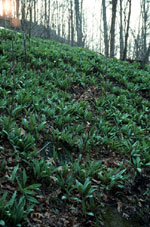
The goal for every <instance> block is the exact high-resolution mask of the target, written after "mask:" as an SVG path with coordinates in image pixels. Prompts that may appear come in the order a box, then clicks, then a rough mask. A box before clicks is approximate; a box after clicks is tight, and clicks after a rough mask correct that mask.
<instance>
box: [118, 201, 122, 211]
mask: <svg viewBox="0 0 150 227" xmlns="http://www.w3.org/2000/svg"><path fill="white" fill-rule="evenodd" d="M121 208H122V203H121V202H120V201H118V202H117V210H118V213H120V212H121Z"/></svg>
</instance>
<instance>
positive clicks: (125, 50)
mask: <svg viewBox="0 0 150 227" xmlns="http://www.w3.org/2000/svg"><path fill="white" fill-rule="evenodd" d="M128 2H129V12H128V21H127V30H126V35H125V46H124V51H123V60H125V59H126V57H127V45H128V37H129V26H130V17H131V0H128Z"/></svg>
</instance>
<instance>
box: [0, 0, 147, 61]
mask: <svg viewBox="0 0 150 227" xmlns="http://www.w3.org/2000/svg"><path fill="white" fill-rule="evenodd" d="M0 15H1V17H0V18H1V20H0V24H1V25H2V26H6V27H9V26H11V27H15V28H16V29H17V30H23V31H25V32H27V33H29V35H30V36H31V35H33V36H39V37H42V38H47V39H54V40H57V41H60V42H63V43H67V44H70V45H71V46H80V47H84V48H87V49H92V50H94V51H96V52H98V53H100V54H102V55H104V56H106V57H117V58H120V59H123V60H125V59H134V60H137V61H142V62H143V63H148V60H149V59H148V56H149V53H150V43H149V37H150V1H148V0H112V1H110V0H92V1H89V0H42V1H41V0H0Z"/></svg>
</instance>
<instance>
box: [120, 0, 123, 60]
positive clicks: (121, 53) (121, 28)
mask: <svg viewBox="0 0 150 227" xmlns="http://www.w3.org/2000/svg"><path fill="white" fill-rule="evenodd" d="M122 2H123V0H120V59H122V58H123V49H124V40H123V24H122V17H123V15H122Z"/></svg>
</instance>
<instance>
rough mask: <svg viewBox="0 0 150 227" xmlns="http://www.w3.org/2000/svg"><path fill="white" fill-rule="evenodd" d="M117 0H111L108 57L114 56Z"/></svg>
mask: <svg viewBox="0 0 150 227" xmlns="http://www.w3.org/2000/svg"><path fill="white" fill-rule="evenodd" d="M117 2H118V0H112V17H111V29H110V57H111V58H113V57H114V56H115V24H116V12H117Z"/></svg>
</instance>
